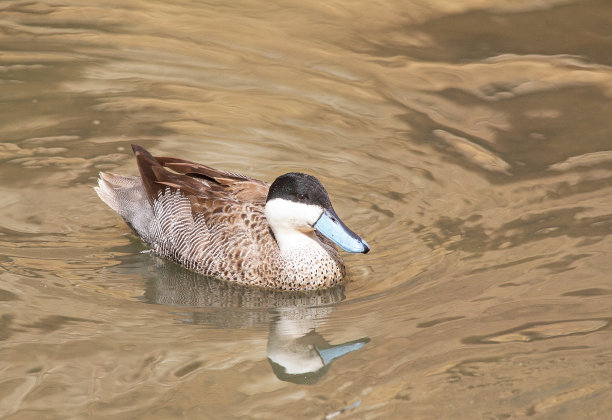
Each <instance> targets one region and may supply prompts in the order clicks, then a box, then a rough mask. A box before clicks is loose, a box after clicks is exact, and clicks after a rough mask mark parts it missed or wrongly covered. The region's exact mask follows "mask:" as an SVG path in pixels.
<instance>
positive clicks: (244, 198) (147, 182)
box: [96, 146, 282, 287]
mask: <svg viewBox="0 0 612 420" xmlns="http://www.w3.org/2000/svg"><path fill="white" fill-rule="evenodd" d="M134 151H135V153H136V157H137V161H138V167H139V170H140V173H141V176H140V177H138V176H132V177H125V176H120V175H115V174H108V173H103V174H101V175H100V181H99V186H98V187H97V188H96V191H97V192H98V195H99V196H100V198H101V199H102V200H103V201H104V202H106V203H107V204H108V205H109V206H110V207H111V208H112V209H113V210H115V211H116V212H117V213H119V215H121V217H122V218H123V219H124V220H125V221H126V223H127V224H128V225H129V226H130V227H131V228H132V229H133V230H134V231H135V232H136V234H138V235H139V236H140V237H141V238H142V240H143V241H144V242H146V243H147V244H148V245H149V246H151V248H152V250H153V251H154V252H156V253H157V254H159V255H161V256H164V257H167V258H169V259H172V260H174V261H176V262H178V263H179V264H181V265H183V266H185V267H187V268H189V269H192V270H196V271H199V272H202V273H204V274H207V275H211V276H215V277H220V278H224V279H227V280H232V281H236V282H239V283H244V284H250V285H260V286H268V287H278V285H277V284H274V281H275V279H277V278H279V277H280V273H279V271H280V270H281V268H282V267H281V263H280V259H279V249H278V245H277V244H276V241H275V240H274V238H273V236H272V235H271V233H270V229H269V226H268V222H267V219H266V217H265V214H264V206H265V199H266V195H267V191H268V184H266V183H264V182H261V181H258V180H254V179H251V178H247V177H244V176H241V175H237V174H231V173H228V172H223V171H218V170H215V169H212V168H209V167H206V166H204V165H199V164H196V163H193V162H188V161H183V160H178V159H173V158H154V157H153V156H151V155H150V154H149V153H148V152H147V151H145V150H144V149H142V148H139V147H137V146H136V147H135V148H134ZM165 167H168V168H171V169H173V170H174V171H176V172H178V173H173V172H170V171H168V170H167V169H166V168H165Z"/></svg>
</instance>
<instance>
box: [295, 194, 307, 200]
mask: <svg viewBox="0 0 612 420" xmlns="http://www.w3.org/2000/svg"><path fill="white" fill-rule="evenodd" d="M297 198H298V200H300V201H304V200H306V198H307V197H306V195H305V194H298V195H297Z"/></svg>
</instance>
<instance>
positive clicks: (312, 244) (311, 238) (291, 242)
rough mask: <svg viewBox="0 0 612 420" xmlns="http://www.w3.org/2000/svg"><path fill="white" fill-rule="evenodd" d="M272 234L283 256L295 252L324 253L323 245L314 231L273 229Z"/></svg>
mask: <svg viewBox="0 0 612 420" xmlns="http://www.w3.org/2000/svg"><path fill="white" fill-rule="evenodd" d="M273 232H274V237H275V238H276V242H277V243H278V247H279V248H280V252H281V254H283V255H288V254H292V253H294V252H296V251H301V252H305V253H309V252H312V253H319V252H325V249H324V248H323V244H322V243H321V241H320V240H319V238H318V237H317V235H316V234H315V232H314V231H310V232H300V231H297V230H289V229H275V230H274V231H273Z"/></svg>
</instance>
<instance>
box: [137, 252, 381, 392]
mask: <svg viewBox="0 0 612 420" xmlns="http://www.w3.org/2000/svg"><path fill="white" fill-rule="evenodd" d="M151 260H152V261H153V267H154V271H155V275H154V276H152V277H150V278H149V280H148V281H147V284H146V289H145V295H144V300H145V301H146V302H149V303H155V304H162V305H172V306H180V307H189V308H201V309H199V310H197V311H189V312H188V313H185V314H184V315H186V316H187V317H188V320H187V321H185V322H191V323H196V324H208V325H214V326H217V327H221V328H247V327H253V326H257V325H265V324H269V334H268V343H267V356H268V361H269V362H270V365H271V366H272V371H273V372H274V374H275V375H276V376H277V377H278V378H279V379H280V380H283V381H288V382H293V383H298V384H314V383H316V382H318V381H319V380H320V379H321V378H322V377H323V376H324V375H325V374H326V373H327V371H328V370H329V368H330V366H331V364H332V363H333V361H334V360H337V359H338V358H340V357H342V356H344V355H346V354H348V353H350V352H353V351H355V350H358V349H360V348H362V347H363V346H364V345H365V344H366V343H367V342H369V341H370V339H369V338H367V337H362V338H359V339H357V340H353V341H349V342H345V343H341V344H335V345H332V344H330V343H329V342H328V341H327V340H325V339H324V338H323V337H322V336H321V335H320V334H319V333H317V332H316V328H317V327H319V326H321V325H322V324H323V323H324V322H325V320H326V319H327V318H328V317H329V315H330V314H331V313H332V312H333V311H334V310H335V307H334V304H336V303H338V302H340V301H342V300H343V299H344V297H345V296H344V287H343V286H342V285H339V286H336V287H334V288H332V289H328V290H316V291H309V292H286V291H276V290H268V289H258V288H253V287H245V286H241V285H238V284H233V283H229V282H224V281H219V280H217V279H214V278H209V277H205V276H202V275H200V274H197V273H193V272H190V271H187V270H185V269H184V268H182V267H179V266H178V265H176V264H174V263H172V262H169V261H166V260H163V259H160V258H156V257H152V258H151Z"/></svg>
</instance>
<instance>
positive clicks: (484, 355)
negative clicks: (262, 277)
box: [0, 0, 612, 419]
mask: <svg viewBox="0 0 612 420" xmlns="http://www.w3.org/2000/svg"><path fill="white" fill-rule="evenodd" d="M84 3H86V5H84ZM611 65H612V7H611V4H610V2H609V1H606V0H601V1H589V0H585V1H569V0H568V1H563V0H550V1H544V0H538V1H535V0H508V1H493V0H489V1H486V0H484V1H483V0H466V1H462V2H458V1H444V0H437V1H431V0H427V1H421V0H411V1H388V2H359V1H358V2H356V1H335V2H322V3H309V2H276V1H275V2H247V1H245V2H187V1H178V2H165V1H155V0H148V1H142V0H140V1H130V2H125V1H108V0H105V1H101V0H89V1H87V2H82V1H72V0H60V1H57V2H30V1H28V2H25V1H10V0H9V1H5V2H3V3H1V4H0V136H1V137H0V141H1V143H0V264H1V266H0V309H1V314H0V340H1V342H0V372H1V375H0V416H3V417H5V418H11V419H13V418H14V419H22V418H23V419H25V418H28V419H29V418H58V419H60V418H61V419H64V418H109V417H111V416H112V417H113V418H147V419H152V418H160V419H169V418H190V419H191V418H193V419H195V418H210V417H212V418H228V417H253V418H266V419H267V418H280V417H285V416H287V415H288V414H291V417H294V418H334V417H335V418H348V417H351V418H389V417H397V418H400V417H402V418H426V419H428V418H431V419H439V418H470V419H472V418H493V419H503V418H515V417H522V416H532V417H535V418H555V419H559V418H565V419H576V418H607V416H608V415H609V413H610V412H611V411H612V380H611V377H612V346H611V343H612V334H611V328H610V326H611V323H612V285H611V278H610V272H611V271H612V237H611V233H612V212H611V211H612V119H611V115H612V105H611V104H612V102H611V100H612V70H611V67H610V66H611ZM131 142H138V143H140V144H142V145H143V146H145V147H147V148H150V149H151V150H152V151H153V152H154V153H156V154H162V155H172V156H177V157H184V158H188V159H192V160H196V161H200V162H203V163H207V164H210V165H211V166H215V167H218V168H222V169H227V170H231V171H235V172H240V173H246V174H249V175H252V176H255V177H258V178H260V179H264V180H267V181H271V180H273V179H274V178H275V177H276V176H277V175H279V174H281V173H285V172H288V171H290V170H300V171H304V172H309V173H311V174H314V175H316V176H317V177H319V178H320V179H321V180H322V181H323V183H324V185H325V186H326V188H327V190H328V191H329V192H330V195H331V198H332V201H333V202H334V206H335V208H336V210H337V211H338V213H339V214H340V215H341V216H342V217H343V219H344V221H345V222H346V223H347V224H348V225H349V226H350V227H351V228H352V229H354V230H355V231H356V232H359V233H361V234H362V235H363V237H364V238H365V239H366V240H367V241H368V242H369V244H370V245H371V246H372V252H371V253H370V254H368V255H347V256H346V260H347V265H348V269H349V281H348V282H347V283H346V284H345V285H344V286H343V287H339V288H336V289H333V290H330V291H325V292H318V293H313V294H306V295H291V294H282V293H280V294H279V293H274V292H270V291H267V292H262V291H258V290H251V289H248V288H241V287H237V286H233V285H228V284H226V283H222V282H219V281H216V280H211V279H206V278H202V277H199V276H196V275H193V274H192V273H189V272H186V271H185V270H182V269H181V268H179V267H177V266H175V265H174V264H172V263H168V262H165V261H163V260H160V259H159V258H156V257H155V256H152V255H151V254H146V253H141V251H143V250H144V249H145V248H144V247H143V246H142V245H141V244H140V243H139V241H138V240H137V239H135V238H134V237H133V236H131V235H130V234H129V231H128V228H127V227H126V226H125V225H124V224H123V222H122V221H121V220H120V218H119V217H117V216H116V215H115V214H114V213H113V212H112V211H111V210H110V209H108V208H107V207H106V206H105V205H104V204H103V203H102V202H101V201H100V200H99V199H98V198H97V196H96V195H95V193H94V191H93V189H92V186H93V185H94V184H95V180H96V176H97V173H98V172H99V171H101V170H105V171H111V172H117V173H125V174H134V173H135V172H136V167H135V163H134V159H133V157H132V156H131V154H130V153H129V144H130V143H131Z"/></svg>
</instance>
